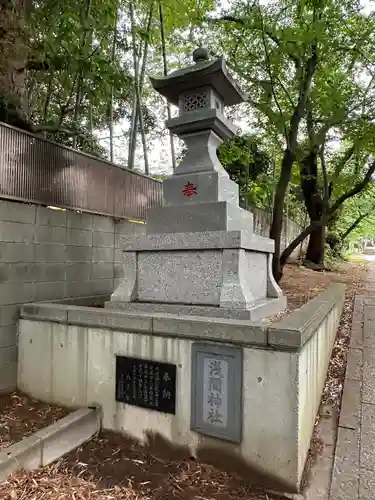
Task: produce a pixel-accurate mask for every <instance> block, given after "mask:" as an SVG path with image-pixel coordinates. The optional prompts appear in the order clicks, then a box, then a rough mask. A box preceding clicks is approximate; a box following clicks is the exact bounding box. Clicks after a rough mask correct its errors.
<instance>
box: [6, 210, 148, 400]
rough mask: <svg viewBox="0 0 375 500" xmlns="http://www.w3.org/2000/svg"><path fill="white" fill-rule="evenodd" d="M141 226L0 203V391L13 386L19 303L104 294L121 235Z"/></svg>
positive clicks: (115, 267)
mask: <svg viewBox="0 0 375 500" xmlns="http://www.w3.org/2000/svg"><path fill="white" fill-rule="evenodd" d="M142 231H144V225H142V224H136V223H131V222H128V221H125V220H121V221H116V220H115V219H113V218H111V217H104V216H100V215H91V214H83V213H77V212H71V211H62V210H53V209H49V208H46V207H41V206H36V205H31V204H26V203H18V202H13V201H5V200H0V391H9V390H12V389H13V388H15V386H16V378H17V376H16V374H17V336H16V321H17V318H18V314H19V308H20V305H21V304H23V303H25V302H33V301H44V300H53V299H62V298H66V297H78V296H85V295H97V294H109V293H112V292H113V290H114V288H115V287H116V284H117V280H118V278H119V277H120V276H121V252H120V250H119V248H120V239H121V236H122V235H125V234H133V233H138V232H142Z"/></svg>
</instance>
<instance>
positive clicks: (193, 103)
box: [107, 48, 286, 319]
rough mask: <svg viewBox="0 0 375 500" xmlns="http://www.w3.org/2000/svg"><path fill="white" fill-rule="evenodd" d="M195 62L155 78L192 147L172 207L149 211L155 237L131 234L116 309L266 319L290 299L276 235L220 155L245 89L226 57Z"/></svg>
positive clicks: (169, 191) (169, 192)
mask: <svg viewBox="0 0 375 500" xmlns="http://www.w3.org/2000/svg"><path fill="white" fill-rule="evenodd" d="M193 59H194V64H193V65H192V66H188V67H186V68H182V69H180V70H177V71H174V72H172V73H171V74H170V75H168V76H165V77H160V78H159V77H158V78H151V83H152V85H153V87H154V89H155V90H156V91H157V92H159V93H160V94H161V95H163V96H164V97H166V99H167V100H168V101H169V102H171V103H172V104H174V105H176V106H178V108H179V115H178V116H177V117H176V118H172V119H170V120H168V121H167V122H166V126H167V128H168V129H169V130H171V131H172V132H173V133H175V134H176V135H178V136H179V137H180V138H181V139H182V140H183V141H184V142H185V144H186V148H187V152H186V155H185V157H184V159H183V161H182V162H181V164H180V165H179V166H178V167H177V168H176V169H175V171H174V173H173V175H172V176H171V177H169V178H168V179H166V180H165V181H164V183H163V206H162V207H158V208H153V209H150V210H149V213H148V216H147V225H146V235H142V236H138V237H134V236H132V237H124V239H123V250H124V278H123V280H122V282H121V284H120V286H119V287H118V288H117V290H115V292H114V293H113V294H112V297H111V302H110V303H108V304H107V306H109V307H119V308H121V309H124V310H128V311H144V312H152V311H153V312H168V313H175V314H191V315H195V316H197V315H202V316H212V317H215V316H216V317H227V318H238V319H259V318H261V317H264V316H267V315H270V314H274V313H276V312H278V311H280V310H282V309H284V308H285V306H286V299H285V297H284V296H283V295H282V292H281V290H280V288H279V287H278V285H277V284H276V282H275V280H274V279H273V276H272V271H271V259H272V253H273V251H274V242H273V240H270V239H268V238H264V237H260V236H258V235H255V234H254V233H253V215H252V214H251V213H250V212H248V211H246V210H243V209H242V208H240V207H239V204H238V202H239V192H238V191H239V190H238V186H237V184H236V183H235V182H233V181H232V180H231V179H230V178H229V175H228V173H227V172H226V171H225V169H224V168H223V166H222V165H221V163H220V162H219V160H218V158H217V154H216V152H217V148H218V147H219V146H220V144H221V143H222V142H223V141H224V140H226V139H228V138H230V137H232V136H233V135H235V132H236V130H235V127H234V125H233V123H231V122H230V121H229V120H228V119H226V117H225V116H224V108H225V107H226V106H232V105H235V104H239V103H241V102H243V101H244V100H245V95H244V94H243V93H242V92H241V90H240V89H239V88H238V86H237V85H236V83H235V82H234V80H233V79H232V78H231V76H230V75H229V74H228V71H227V68H226V65H225V61H224V58H223V57H220V58H218V59H217V60H214V61H211V60H209V58H208V54H207V51H206V50H205V49H203V48H198V49H196V50H195V51H194V53H193Z"/></svg>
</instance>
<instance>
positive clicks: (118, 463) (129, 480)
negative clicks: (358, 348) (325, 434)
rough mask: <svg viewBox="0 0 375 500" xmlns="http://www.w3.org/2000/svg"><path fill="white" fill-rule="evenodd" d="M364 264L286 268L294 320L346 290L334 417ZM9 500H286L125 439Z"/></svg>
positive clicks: (332, 375)
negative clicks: (327, 294)
mask: <svg viewBox="0 0 375 500" xmlns="http://www.w3.org/2000/svg"><path fill="white" fill-rule="evenodd" d="M365 271H366V268H365V266H364V265H363V264H362V263H344V264H342V265H341V266H340V269H339V270H338V271H335V272H322V273H319V272H314V271H311V270H308V269H304V268H300V267H298V266H294V265H293V266H292V265H291V266H287V269H286V271H285V275H284V278H283V281H282V284H281V285H282V288H283V290H284V292H285V293H286V295H287V297H288V301H289V312H290V311H291V310H293V309H296V308H298V307H300V306H302V305H303V304H304V303H306V302H307V301H308V300H310V299H311V298H312V297H314V296H315V295H317V294H318V293H319V292H320V291H323V290H325V288H326V287H327V285H328V284H330V283H333V282H342V283H345V284H346V285H347V290H346V301H345V306H344V312H343V315H342V318H341V323H340V328H339V332H338V336H337V339H336V342H335V345H334V348H333V354H332V358H331V362H330V366H329V371H328V376H327V381H326V385H325V388H324V392H323V399H322V403H323V404H329V405H331V406H332V407H333V408H334V409H336V411H337V412H339V409H340V405H341V393H342V382H343V378H344V375H345V367H346V359H347V350H348V343H349V338H350V323H351V317H352V312H353V298H354V294H355V293H356V292H357V290H358V287H359V286H360V283H361V280H362V279H363V278H364V275H365ZM321 448H322V444H321V441H320V438H319V436H318V435H317V434H316V433H315V434H314V436H313V439H312V443H311V448H310V453H309V457H308V460H307V467H306V474H305V484H308V469H309V467H311V465H312V464H313V463H314V461H315V460H316V457H317V455H318V454H319V453H320V450H321ZM0 498H2V499H4V500H49V499H51V500H52V499H53V500H90V499H91V500H99V499H100V500H151V499H155V500H157V499H160V500H172V499H177V500H220V499H223V500H224V499H225V500H240V499H241V500H281V499H282V498H283V497H282V496H281V497H280V496H277V495H271V494H267V493H266V492H265V491H264V490H259V489H256V488H255V487H254V486H253V485H251V484H249V482H246V481H244V480H242V479H240V478H238V477H236V476H234V475H231V474H226V473H222V472H219V471H218V470H216V469H215V468H213V467H211V466H207V465H205V464H202V463H198V462H197V461H195V460H193V459H189V458H182V457H181V458H175V459H173V460H170V459H164V458H161V456H158V457H156V456H154V455H153V454H151V453H149V452H147V451H146V450H145V449H144V448H142V447H140V446H139V445H137V444H135V443H131V442H129V441H128V440H126V439H125V438H124V437H122V436H120V435H117V434H114V433H109V432H103V433H101V434H100V435H99V436H97V437H95V438H94V439H92V440H91V441H90V442H89V443H87V444H85V445H84V446H82V447H80V448H79V449H78V450H76V451H74V452H72V453H70V454H69V455H68V456H67V457H65V458H64V459H63V460H61V461H60V462H58V463H57V464H54V465H52V466H50V467H47V468H45V469H43V470H40V471H36V472H34V473H25V472H22V471H21V472H18V473H16V474H12V475H11V476H9V478H8V481H7V482H5V483H3V484H1V485H0Z"/></svg>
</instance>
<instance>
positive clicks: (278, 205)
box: [270, 148, 294, 282]
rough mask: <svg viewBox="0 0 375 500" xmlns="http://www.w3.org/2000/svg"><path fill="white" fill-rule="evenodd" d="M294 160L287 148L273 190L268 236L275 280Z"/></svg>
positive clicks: (280, 271)
mask: <svg viewBox="0 0 375 500" xmlns="http://www.w3.org/2000/svg"><path fill="white" fill-rule="evenodd" d="M293 161H294V154H293V152H292V151H291V150H290V149H289V148H288V149H286V150H285V152H284V157H283V162H282V165H281V173H280V177H279V181H278V183H277V186H276V190H275V200H274V204H273V214H272V224H271V229H270V238H271V239H273V240H275V253H274V256H273V262H272V271H273V275H274V278H275V280H276V281H277V282H279V281H280V279H281V277H282V268H281V265H280V249H281V233H282V228H283V213H284V200H285V195H286V191H287V189H288V184H289V181H290V176H291V172H292V166H293Z"/></svg>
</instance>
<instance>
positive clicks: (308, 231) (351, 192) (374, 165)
mask: <svg viewBox="0 0 375 500" xmlns="http://www.w3.org/2000/svg"><path fill="white" fill-rule="evenodd" d="M374 172H375V160H374V161H373V162H372V164H371V165H370V167H369V169H368V171H367V173H366V175H365V177H364V178H363V179H362V181H359V182H357V184H356V185H355V186H354V187H353V189H350V190H349V191H348V192H347V193H344V194H343V195H342V196H340V198H338V199H337V200H336V202H335V203H334V204H333V205H332V207H331V208H330V209H329V210H327V212H326V214H325V216H324V217H322V218H321V219H320V220H319V221H315V222H312V223H311V224H310V225H309V226H307V227H306V228H305V229H304V230H303V231H302V232H301V234H299V235H298V236H297V238H295V239H294V240H293V241H292V242H291V243H290V244H289V245H288V246H287V247H286V249H285V250H284V251H283V253H282V254H281V257H280V265H281V267H283V266H284V265H285V263H286V262H287V260H288V258H289V257H290V256H291V254H292V252H293V251H294V250H295V249H296V248H297V247H298V245H299V244H301V243H302V242H303V241H304V240H305V238H307V236H309V235H310V234H311V233H312V232H313V230H314V229H317V228H318V227H320V226H322V225H323V224H324V225H325V224H327V222H328V221H329V220H330V219H331V217H332V216H333V215H334V213H335V212H336V210H338V208H340V206H341V205H342V204H343V203H344V202H345V201H346V200H347V199H349V198H352V197H353V196H355V195H357V194H358V193H360V192H361V191H362V190H363V189H364V188H365V187H366V186H367V185H368V184H369V182H370V181H371V178H372V176H373V174H374Z"/></svg>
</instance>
